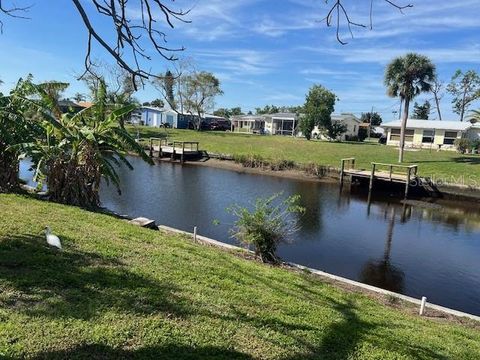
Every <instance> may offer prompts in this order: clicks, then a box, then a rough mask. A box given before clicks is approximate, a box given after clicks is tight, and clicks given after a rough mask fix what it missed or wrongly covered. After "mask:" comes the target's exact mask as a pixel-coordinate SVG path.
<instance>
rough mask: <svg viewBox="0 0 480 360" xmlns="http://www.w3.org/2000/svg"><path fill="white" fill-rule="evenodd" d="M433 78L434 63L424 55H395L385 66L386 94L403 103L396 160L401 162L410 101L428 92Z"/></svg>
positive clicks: (434, 77) (434, 76)
mask: <svg viewBox="0 0 480 360" xmlns="http://www.w3.org/2000/svg"><path fill="white" fill-rule="evenodd" d="M435 79H436V75H435V65H434V64H433V63H432V61H431V60H430V59H429V58H428V57H426V56H424V55H419V54H415V53H409V54H406V55H405V56H400V57H397V58H395V59H394V60H393V61H392V62H391V63H390V64H389V65H388V66H387V68H386V71H385V86H386V87H387V92H388V95H389V96H391V97H400V99H401V101H402V102H403V104H404V111H403V116H402V125H401V130H400V148H399V155H398V162H403V150H404V148H405V129H406V127H407V119H408V111H409V107H410V101H411V100H412V99H413V98H414V97H415V96H417V95H419V94H420V93H422V92H429V91H430V90H431V87H432V85H431V84H432V83H433V82H434V80H435Z"/></svg>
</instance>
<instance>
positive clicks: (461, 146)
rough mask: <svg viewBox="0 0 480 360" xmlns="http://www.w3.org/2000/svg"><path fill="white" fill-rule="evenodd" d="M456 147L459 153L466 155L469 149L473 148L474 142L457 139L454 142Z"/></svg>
mask: <svg viewBox="0 0 480 360" xmlns="http://www.w3.org/2000/svg"><path fill="white" fill-rule="evenodd" d="M454 145H455V147H456V148H457V151H458V152H460V153H462V154H465V152H467V150H468V149H471V148H472V141H471V140H470V139H465V138H464V139H456V140H455V142H454Z"/></svg>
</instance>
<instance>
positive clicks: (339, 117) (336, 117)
mask: <svg viewBox="0 0 480 360" xmlns="http://www.w3.org/2000/svg"><path fill="white" fill-rule="evenodd" d="M331 118H332V120H333V121H343V120H347V119H350V120H353V121H356V122H357V123H359V124H360V123H361V122H362V120H360V119H359V118H357V117H356V116H355V115H353V114H352V113H341V114H332V116H331Z"/></svg>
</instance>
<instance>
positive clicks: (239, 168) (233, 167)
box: [158, 158, 338, 183]
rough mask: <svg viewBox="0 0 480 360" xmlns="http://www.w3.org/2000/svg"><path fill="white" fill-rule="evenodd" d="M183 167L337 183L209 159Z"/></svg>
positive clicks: (332, 179) (331, 179) (290, 171)
mask: <svg viewBox="0 0 480 360" xmlns="http://www.w3.org/2000/svg"><path fill="white" fill-rule="evenodd" d="M158 161H160V162H164V161H166V162H170V160H160V159H159V160H158ZM185 165H188V166H189V165H193V166H204V167H211V168H215V169H223V170H230V171H235V172H238V173H242V174H253V175H264V176H273V177H279V178H285V179H293V180H303V181H310V182H322V183H337V182H338V179H336V178H335V177H333V176H329V175H326V176H323V177H319V176H316V175H313V174H308V173H307V172H305V171H304V170H301V169H288V170H271V169H265V168H263V167H245V166H243V165H242V164H240V163H237V162H235V161H234V160H228V159H226V160H223V159H217V158H209V159H207V160H205V161H189V162H185Z"/></svg>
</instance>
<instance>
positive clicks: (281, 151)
mask: <svg viewBox="0 0 480 360" xmlns="http://www.w3.org/2000/svg"><path fill="white" fill-rule="evenodd" d="M137 129H138V131H139V135H140V137H141V138H143V139H148V138H150V137H165V136H169V137H170V138H172V139H175V140H185V141H199V142H200V145H201V148H202V149H203V150H207V151H209V152H215V153H222V154H230V155H234V156H241V155H258V156H260V157H262V158H264V159H266V160H270V161H273V162H281V161H283V160H287V161H294V162H296V163H298V164H310V163H315V164H318V165H323V166H332V167H335V168H338V167H339V166H340V159H342V158H347V157H355V158H356V160H357V164H358V167H363V168H368V169H369V168H371V165H370V163H371V162H384V163H396V162H397V160H398V150H397V149H396V148H394V147H390V146H385V145H379V144H377V143H375V142H364V143H356V142H345V143H331V142H324V141H307V140H305V139H301V138H292V137H288V136H258V135H245V134H232V133H225V132H198V131H193V130H176V129H168V130H165V129H158V128H151V127H137V128H136V129H133V128H130V130H131V131H132V133H134V134H136V132H137ZM405 162H406V163H407V164H418V166H419V173H420V175H422V176H428V177H431V178H433V179H436V180H445V181H447V182H449V183H467V184H471V185H474V184H475V183H476V184H477V186H480V156H479V155H461V154H458V153H456V152H451V151H439V152H437V151H436V150H432V151H430V150H418V151H406V152H405Z"/></svg>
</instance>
